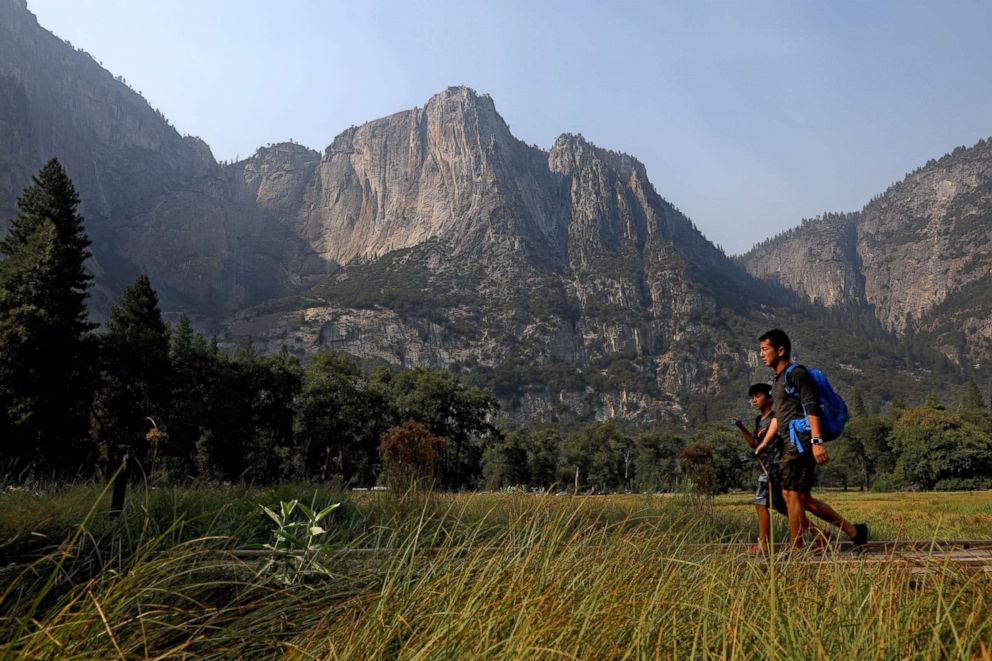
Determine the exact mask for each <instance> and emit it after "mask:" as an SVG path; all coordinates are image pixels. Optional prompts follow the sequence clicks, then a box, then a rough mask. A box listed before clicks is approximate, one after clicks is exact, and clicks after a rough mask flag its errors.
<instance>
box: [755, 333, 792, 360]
mask: <svg viewBox="0 0 992 661" xmlns="http://www.w3.org/2000/svg"><path fill="white" fill-rule="evenodd" d="M765 340H768V341H769V342H770V343H771V345H772V346H773V347H775V348H776V349H785V359H786V360H788V359H789V357H790V356H791V355H792V340H790V339H789V336H788V335H786V333H785V331H784V330H782V329H781V328H773V329H771V330H770V331H768V332H767V333H765V334H764V335H762V336H761V337H759V338H758V342H764V341H765Z"/></svg>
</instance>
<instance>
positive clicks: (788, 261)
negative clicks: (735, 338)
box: [738, 213, 865, 306]
mask: <svg viewBox="0 0 992 661" xmlns="http://www.w3.org/2000/svg"><path fill="white" fill-rule="evenodd" d="M860 219H861V216H860V214H857V213H853V214H825V215H824V216H821V217H819V218H816V219H812V220H804V221H803V223H802V225H801V226H800V227H798V228H795V229H792V230H789V231H788V232H786V233H785V234H783V235H780V236H778V237H775V238H774V239H771V240H768V241H765V242H762V243H760V244H758V245H757V246H755V247H754V248H752V249H751V250H750V251H749V252H748V253H747V254H746V255H743V256H742V257H740V258H738V262H739V263H740V264H741V265H742V266H743V267H744V268H745V269H746V270H747V272H748V273H750V274H751V275H753V276H755V277H757V278H762V279H771V280H775V281H777V282H779V283H781V284H783V285H785V286H786V287H788V288H789V289H792V290H794V291H797V292H800V293H802V294H803V295H805V296H806V297H807V298H808V299H809V300H810V301H812V302H815V303H820V304H821V305H826V306H832V305H838V304H842V303H848V302H852V301H863V300H864V297H865V284H864V277H863V276H862V271H861V268H860V266H861V263H860V257H859V255H858V235H857V227H858V223H859V221H860Z"/></svg>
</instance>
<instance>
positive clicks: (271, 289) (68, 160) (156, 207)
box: [0, 0, 322, 316]
mask: <svg viewBox="0 0 992 661" xmlns="http://www.w3.org/2000/svg"><path fill="white" fill-rule="evenodd" d="M0 139H2V144H3V150H2V151H0V217H2V218H3V221H2V222H3V226H0V231H4V230H5V229H6V223H7V222H8V221H9V219H10V218H11V217H12V216H13V215H14V214H15V213H16V209H15V200H16V197H17V195H18V194H19V193H20V191H21V190H23V188H24V187H25V186H27V185H28V184H29V183H30V176H31V174H33V173H34V172H36V171H37V170H38V169H39V168H40V167H41V165H42V164H44V163H45V162H46V161H47V160H49V159H50V158H53V157H57V158H58V159H59V160H60V161H61V162H62V164H63V166H64V167H65V168H66V171H67V172H68V173H69V176H70V177H71V178H72V179H73V182H74V183H75V185H76V188H77V189H78V190H79V192H80V197H81V198H82V200H83V203H82V205H81V212H82V214H83V216H84V217H85V219H86V231H87V233H88V234H89V236H90V238H91V239H92V240H93V252H94V256H95V260H94V262H93V263H92V265H91V268H92V269H93V271H94V272H95V274H96V275H97V282H96V285H97V294H98V295H97V296H96V297H95V306H94V307H95V308H96V313H97V316H102V315H103V314H105V313H106V307H107V305H108V304H109V302H110V300H112V298H113V296H114V292H119V291H120V290H121V289H122V288H123V287H124V286H126V285H127V284H128V281H129V280H130V279H132V278H133V277H134V276H135V275H137V273H139V272H142V271H144V272H146V273H148V274H149V275H151V276H152V278H153V281H154V282H155V285H156V287H157V288H159V289H160V290H161V291H162V293H163V294H164V296H163V300H164V303H165V304H166V306H167V307H178V308H191V309H197V310H200V311H202V312H205V313H208V314H214V315H218V314H223V312H224V311H225V310H227V311H230V310H232V309H236V308H237V307H239V306H242V305H245V304H250V303H254V302H258V301H260V300H264V299H265V298H268V297H271V296H274V295H282V294H285V293H288V292H291V291H295V290H296V288H298V286H299V281H300V280H301V279H302V276H301V272H303V273H304V274H305V271H306V268H311V267H313V268H317V269H318V270H319V265H320V264H322V260H320V259H319V258H317V257H316V256H314V255H312V253H311V252H310V251H309V249H308V248H307V246H306V244H305V243H304V242H303V241H301V240H299V238H298V237H296V236H295V235H293V234H292V233H291V232H290V231H288V230H286V229H285V228H284V227H283V226H282V225H280V224H279V222H278V221H276V220H273V218H272V216H271V215H268V214H266V213H265V212H264V209H259V208H258V207H257V205H254V204H252V205H247V206H246V205H239V204H237V203H236V202H234V200H233V199H232V193H231V191H230V186H229V182H228V181H227V180H226V179H225V175H224V172H223V171H222V169H221V167H220V166H219V165H218V164H217V163H216V162H215V161H214V158H213V156H212V155H211V153H210V149H209V148H208V147H207V145H206V144H205V143H204V142H203V141H202V140H199V139H197V138H194V137H190V136H185V137H184V136H181V135H180V134H179V133H178V132H177V131H176V130H175V129H174V128H173V127H172V126H170V125H169V123H168V122H167V121H166V120H165V118H164V117H163V116H162V115H161V114H160V113H159V112H157V111H156V110H154V109H153V108H152V107H151V106H150V105H149V104H148V103H147V102H146V101H145V100H144V99H143V98H142V97H141V95H140V94H138V93H137V92H135V91H133V90H132V89H130V88H129V87H128V86H127V85H126V84H124V83H123V81H122V80H119V79H116V78H114V77H113V76H112V75H111V74H110V73H109V72H107V71H106V70H104V69H103V68H102V67H101V66H100V65H99V64H98V63H97V62H96V61H94V60H93V58H92V57H90V56H89V55H88V54H86V53H84V52H82V51H78V50H76V49H74V48H72V47H71V46H70V45H69V44H67V43H65V42H63V41H62V40H60V39H58V38H57V37H55V36H54V35H52V34H51V33H50V32H48V31H46V30H45V29H43V28H42V27H41V26H40V25H38V22H37V20H36V19H35V17H34V15H33V14H31V13H30V12H28V11H27V8H26V6H25V3H24V2H23V1H22V0H0ZM303 265H305V266H303ZM294 266H295V267H297V268H295V269H294ZM265 271H268V273H264V272H265Z"/></svg>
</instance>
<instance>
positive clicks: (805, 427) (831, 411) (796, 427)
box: [785, 363, 850, 452]
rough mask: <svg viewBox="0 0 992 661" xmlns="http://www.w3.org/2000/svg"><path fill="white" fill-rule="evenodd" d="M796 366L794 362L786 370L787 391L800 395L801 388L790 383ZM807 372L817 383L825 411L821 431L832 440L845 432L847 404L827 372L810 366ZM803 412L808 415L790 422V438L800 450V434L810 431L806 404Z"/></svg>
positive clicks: (828, 439)
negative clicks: (790, 376) (832, 383)
mask: <svg viewBox="0 0 992 661" xmlns="http://www.w3.org/2000/svg"><path fill="white" fill-rule="evenodd" d="M795 367H796V363H792V364H791V365H789V367H787V368H786V370H785V392H786V393H787V394H788V395H790V396H797V395H799V389H798V388H796V387H793V386H790V385H789V375H790V374H792V370H793V369H795ZM806 372H807V373H808V374H809V375H810V377H812V379H813V383H815V384H816V394H817V396H818V398H819V400H820V409H821V410H822V411H823V414H822V415H821V416H820V433H821V434H822V435H823V440H824V441H832V440H834V439H836V438H837V437H838V436H840V435H841V434H842V433H844V425H846V424H847V420H848V418H849V417H850V416H849V415H848V413H847V404H845V403H844V399H843V398H842V397H841V396H840V395H838V394H837V391H836V390H834V388H833V386H831V385H830V381H828V380H827V375H826V374H824V373H823V372H821V371H820V370H817V369H810V368H808V367H807V368H806ZM803 413H804V414H806V417H804V418H803V419H802V420H793V421H792V422H790V423H789V438H790V439H791V440H792V444H793V445H794V446H795V447H796V449H797V450H798V451H799V452H802V451H803V446H802V444H801V443H800V442H799V434H802V433H807V434H808V433H810V428H809V414H808V413H806V407H805V406H804V407H803Z"/></svg>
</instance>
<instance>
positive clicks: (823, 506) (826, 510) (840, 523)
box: [803, 494, 858, 539]
mask: <svg viewBox="0 0 992 661" xmlns="http://www.w3.org/2000/svg"><path fill="white" fill-rule="evenodd" d="M803 505H804V507H805V508H806V510H808V511H809V512H811V513H812V514H813V515H814V516H816V517H817V518H820V519H823V520H824V521H826V522H827V523H829V524H830V525H833V526H837V527H838V528H840V529H841V530H843V531H844V534H845V535H847V536H848V537H850V538H851V539H854V538H855V537H856V536H857V534H858V531H857V529H856V528H855V527H854V524H853V523H851V522H850V521H848V520H847V519H845V518H844V517H842V516H841V515H840V514H838V513H837V510H835V509H834V508H833V507H831V506H830V505H829V504H827V503H825V502H823V501H822V500H818V499H816V498H813V496H811V495H810V494H803Z"/></svg>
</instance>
